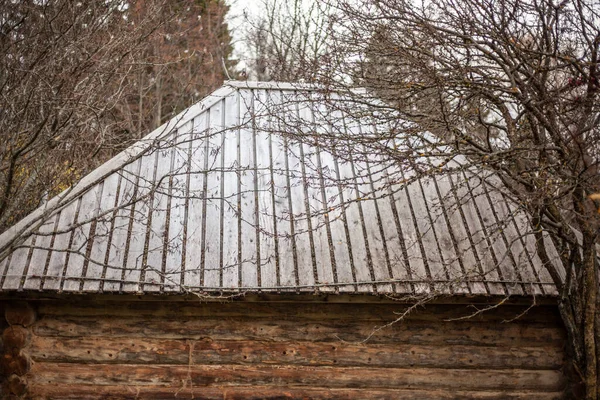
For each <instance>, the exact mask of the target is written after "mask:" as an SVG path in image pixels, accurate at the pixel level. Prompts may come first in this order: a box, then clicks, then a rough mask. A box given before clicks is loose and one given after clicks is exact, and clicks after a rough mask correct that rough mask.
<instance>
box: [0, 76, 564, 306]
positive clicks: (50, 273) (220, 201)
mask: <svg viewBox="0 0 600 400" xmlns="http://www.w3.org/2000/svg"><path fill="white" fill-rule="evenodd" d="M336 96H337V95H335V94H331V93H323V92H320V91H319V90H316V89H311V88H308V87H302V86H296V85H289V84H257V83H248V82H228V83H226V85H225V86H224V87H223V88H221V89H219V90H217V91H216V92H214V93H213V94H212V95H211V96H209V97H208V98H206V99H204V100H203V101H202V102H200V103H198V104H196V105H194V106H192V107H191V108H189V109H188V110H186V111H185V112H184V113H182V114H180V115H179V116H177V117H175V118H174V119H173V120H172V121H170V122H169V123H167V124H166V125H165V126H163V127H161V128H159V129H157V130H156V131H155V132H153V133H151V134H150V135H148V136H147V137H145V138H144V139H142V140H141V141H140V142H139V143H137V144H136V145H134V146H133V147H131V148H130V149H128V150H126V151H125V152H123V153H122V154H120V155H118V156H117V157H115V158H114V159H112V160H110V161H109V162H107V163H106V164H104V165H103V166H101V167H100V168H99V169H98V170H96V171H94V172H92V173H91V174H90V175H89V176H87V177H85V178H84V179H83V180H82V181H81V182H80V183H79V184H78V185H77V186H76V187H74V188H73V189H71V190H69V191H67V192H65V193H63V194H61V195H60V196H58V197H57V198H55V199H52V200H51V201H50V202H49V203H48V204H47V205H46V206H45V207H43V208H41V209H40V210H37V211H36V212H34V213H33V214H32V215H30V216H29V217H27V218H26V219H25V220H23V221H21V222H20V223H19V224H17V225H16V226H15V227H13V228H11V229H10V230H9V231H7V232H5V233H4V234H3V235H2V236H0V248H2V260H1V261H0V272H2V277H1V280H0V288H1V290H2V291H14V290H19V291H22V290H34V291H39V290H48V291H66V292H133V293H141V292H172V293H184V292H189V291H209V292H210V291H219V292H221V291H239V290H247V291H294V292H298V291H300V292H302V291H309V292H313V291H322V292H376V293H394V294H410V295H412V294H418V293H431V292H436V293H446V294H452V293H465V294H485V295H488V294H497V295H508V294H555V293H556V291H555V287H554V285H553V284H552V283H551V278H550V276H549V275H548V273H547V271H546V270H545V269H544V268H543V266H542V265H541V262H540V260H539V258H538V257H537V256H536V254H535V246H534V239H533V237H532V235H530V234H527V232H528V228H527V226H528V225H527V219H526V217H525V216H524V215H520V214H519V213H518V212H517V210H516V208H515V207H513V206H511V205H510V203H508V202H507V201H506V200H505V198H504V197H503V196H502V195H501V194H500V193H498V192H496V191H494V190H490V189H488V185H481V184H480V183H481V179H480V177H478V176H477V175H474V174H472V173H471V172H469V170H463V171H462V172H460V173H458V174H457V173H452V174H450V173H448V174H443V175H441V176H439V177H436V178H427V179H418V180H414V181H413V182H412V183H410V184H408V185H401V184H400V183H402V182H406V181H407V180H408V179H407V177H406V176H404V175H401V174H403V173H404V172H401V171H399V170H398V168H397V166H395V165H394V163H393V162H388V161H383V160H379V159H378V156H376V155H369V154H365V153H364V149H361V148H360V146H350V145H349V143H347V142H345V141H343V140H340V141H338V142H333V145H327V146H325V145H324V144H323V143H321V142H320V141H319V139H318V137H319V135H321V134H322V135H323V137H331V136H332V135H328V133H329V134H331V133H332V132H334V131H338V132H342V133H344V134H345V135H346V136H345V137H348V135H350V136H351V135H367V136H368V135H371V134H374V132H375V131H377V130H381V129H385V127H383V128H382V127H380V126H376V125H375V124H373V123H372V121H369V120H367V119H365V120H360V121H358V120H356V118H354V117H351V116H349V115H345V114H344V112H343V111H342V108H340V107H335V106H332V105H331V104H335V103H336V101H337V102H344V101H345V99H344V98H342V97H340V96H337V97H336ZM325 98H328V99H330V100H331V99H334V100H335V101H331V102H327V101H325ZM315 133H316V134H315ZM361 152H362V153H361ZM399 177H401V178H402V179H400V178H399ZM464 182H467V184H464ZM509 216H511V218H509ZM506 221H510V222H506Z"/></svg>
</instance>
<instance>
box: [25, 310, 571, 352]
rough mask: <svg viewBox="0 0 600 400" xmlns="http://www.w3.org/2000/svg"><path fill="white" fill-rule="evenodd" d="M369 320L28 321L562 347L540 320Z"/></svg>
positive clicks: (143, 330) (44, 329)
mask: <svg viewBox="0 0 600 400" xmlns="http://www.w3.org/2000/svg"><path fill="white" fill-rule="evenodd" d="M378 326H380V325H378V324H376V323H374V322H373V321H355V320H352V319H350V318H348V320H343V321H331V320H330V321H322V322H314V321H310V322H305V321H288V320H285V319H279V320H276V319H273V318H268V319H264V318H263V319H256V318H239V319H237V318H236V319H231V318H229V319H222V318H163V319H154V318H143V317H131V318H118V319H116V318H111V317H103V316H97V317H82V316H79V317H72V316H71V317H57V316H45V317H42V318H40V320H38V321H37V323H36V324H35V326H34V327H33V332H34V333H35V334H36V335H38V336H57V337H78V336H81V337H88V336H111V337H135V336H144V337H153V338H163V339H202V338H205V337H211V338H213V339H226V340H266V341H289V340H300V341H322V342H326V341H330V342H339V341H340V340H344V341H347V342H362V341H364V340H365V339H367V338H369V340H368V343H395V344H400V343H404V344H407V343H410V344H439V345H442V344H443V345H452V344H462V345H488V346H489V345H493V346H511V347H514V346H526V347H527V346H528V347H548V346H553V347H562V346H563V344H564V341H565V333H564V330H563V329H561V328H560V327H559V326H549V325H547V324H542V323H529V324H521V323H516V322H513V323H504V324H503V323H497V322H495V323H494V322H490V323H486V324H482V323H479V324H477V323H473V322H471V321H468V320H467V321H449V322H440V323H432V322H429V321H418V320H413V321H407V322H400V323H397V324H394V325H392V326H390V327H387V328H385V329H382V330H379V331H376V332H375V333H374V334H373V335H372V336H370V335H371V334H372V333H373V332H374V330H375V329H376V328H377V327H378Z"/></svg>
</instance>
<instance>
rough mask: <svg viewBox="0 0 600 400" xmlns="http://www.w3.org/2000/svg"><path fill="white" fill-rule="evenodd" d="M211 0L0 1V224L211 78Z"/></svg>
mask: <svg viewBox="0 0 600 400" xmlns="http://www.w3.org/2000/svg"><path fill="white" fill-rule="evenodd" d="M226 10H227V8H226V7H225V6H224V4H223V3H221V2H202V4H194V5H193V6H192V5H188V6H187V7H186V6H185V4H183V3H172V2H166V1H162V0H156V1H155V0H144V1H141V0H140V1H126V2H124V1H120V0H119V1H91V2H71V1H62V0H52V1H44V2H35V1H18V2H3V3H2V4H0V18H1V22H0V24H1V27H0V29H1V36H0V47H1V49H2V57H1V59H0V109H1V110H2V111H1V115H2V117H1V118H0V126H1V127H2V131H3V132H5V134H4V135H3V137H2V140H1V141H0V163H1V164H0V230H2V231H3V230H5V229H6V228H7V227H9V226H11V225H12V224H14V223H15V222H16V221H18V220H19V219H20V218H22V217H23V216H24V215H26V214H27V213H28V212H30V211H31V210H32V209H34V208H35V207H36V206H37V205H38V204H39V203H40V202H41V201H43V199H44V198H47V197H51V196H53V195H55V194H57V193H59V192H61V191H62V190H65V189H66V188H67V187H69V186H71V185H72V184H73V183H74V182H76V181H77V180H78V179H79V178H80V177H81V176H83V175H85V174H86V173H87V172H89V171H90V170H91V169H92V168H94V167H96V166H98V165H99V164H100V163H102V162H103V161H105V160H106V159H108V158H109V157H110V156H113V155H114V154H116V153H117V152H118V151H120V150H123V149H124V148H126V147H127V145H129V144H130V143H131V140H134V139H137V138H139V135H140V133H139V131H140V130H146V131H147V130H148V129H150V128H153V127H156V126H158V125H160V123H162V121H163V120H164V119H166V118H169V117H170V116H172V115H174V113H177V112H179V111H180V110H181V109H183V108H184V107H185V106H187V105H188V104H190V103H191V102H193V101H194V100H197V99H199V98H201V97H202V96H204V95H206V94H207V93H208V92H209V91H210V90H213V89H214V88H215V87H217V86H218V85H220V83H221V82H222V80H223V75H224V71H223V70H222V68H221V57H223V58H225V59H226V58H227V55H228V52H229V50H228V46H229V37H228V33H227V29H226V26H225V25H224V24H223V18H224V13H225V12H226Z"/></svg>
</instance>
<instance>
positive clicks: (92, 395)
mask: <svg viewBox="0 0 600 400" xmlns="http://www.w3.org/2000/svg"><path fill="white" fill-rule="evenodd" d="M33 394H34V398H35V397H38V396H39V398H40V399H61V400H106V399H121V400H138V399H147V400H164V399H196V400H223V399H227V400H283V399H286V400H305V399H314V400H333V399H335V400H351V399H352V400H354V399H378V400H427V399H436V400H458V399H461V400H531V399H536V400H559V399H562V393H543V392H528V391H518V392H506V391H490V392H488V391H486V392H471V391H464V390H461V391H451V392H450V391H446V390H428V389H426V388H421V389H417V388H415V389H405V390H385V389H330V388H325V387H321V388H319V387H316V388H310V389H309V388H273V387H260V386H259V387H255V386H253V387H227V388H218V387H215V388H191V389H190V388H189V387H188V388H148V387H136V386H135V385H127V384H123V385H118V386H107V387H98V386H91V385H76V386H61V385H44V386H38V387H36V388H35V390H34V392H33Z"/></svg>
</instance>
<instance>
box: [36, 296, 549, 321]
mask: <svg viewBox="0 0 600 400" xmlns="http://www.w3.org/2000/svg"><path fill="white" fill-rule="evenodd" d="M407 307H408V306H406V305H403V304H397V305H396V304H352V305H348V304H339V303H316V304H313V303H308V304H304V303H243V302H230V303H221V304H218V307H217V306H216V304H214V303H201V302H184V303H176V302H164V303H157V302H129V303H117V302H97V303H93V302H90V303H87V302H82V303H65V302H59V301H48V302H40V304H39V306H38V312H39V314H40V316H41V315H79V316H88V317H95V316H101V315H104V316H114V317H124V318H129V317H144V318H154V319H157V318H165V317H167V318H168V317H171V316H178V317H179V318H245V317H248V316H252V317H254V318H274V319H286V320H289V321H296V320H303V321H317V322H323V321H326V320H338V321H339V320H340V318H341V317H343V316H348V318H349V319H351V320H354V321H377V323H382V322H383V323H385V322H390V321H393V320H394V319H395V318H397V316H398V314H397V313H400V312H403V311H404V310H406V308H407ZM526 310H529V311H528V312H526V313H525V314H523V315H521V314H522V313H523V312H524V311H526ZM476 311H477V309H476V308H473V307H472V306H466V305H465V306H463V305H460V306H457V305H439V304H432V305H428V306H426V307H423V308H418V309H416V310H414V311H412V312H411V313H410V314H408V315H407V316H406V320H407V321H413V320H422V321H438V322H440V321H445V320H451V319H457V318H464V317H467V318H468V320H469V321H471V322H472V323H477V322H483V323H488V322H490V321H499V322H501V321H505V320H512V319H514V318H516V317H519V318H518V320H519V321H522V322H523V323H525V322H540V323H546V324H560V316H559V315H558V314H557V312H556V307H552V306H537V307H531V309H529V308H528V307H527V306H506V307H503V306H500V307H497V308H494V309H493V311H490V312H482V313H476ZM469 317H470V318H469Z"/></svg>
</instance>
